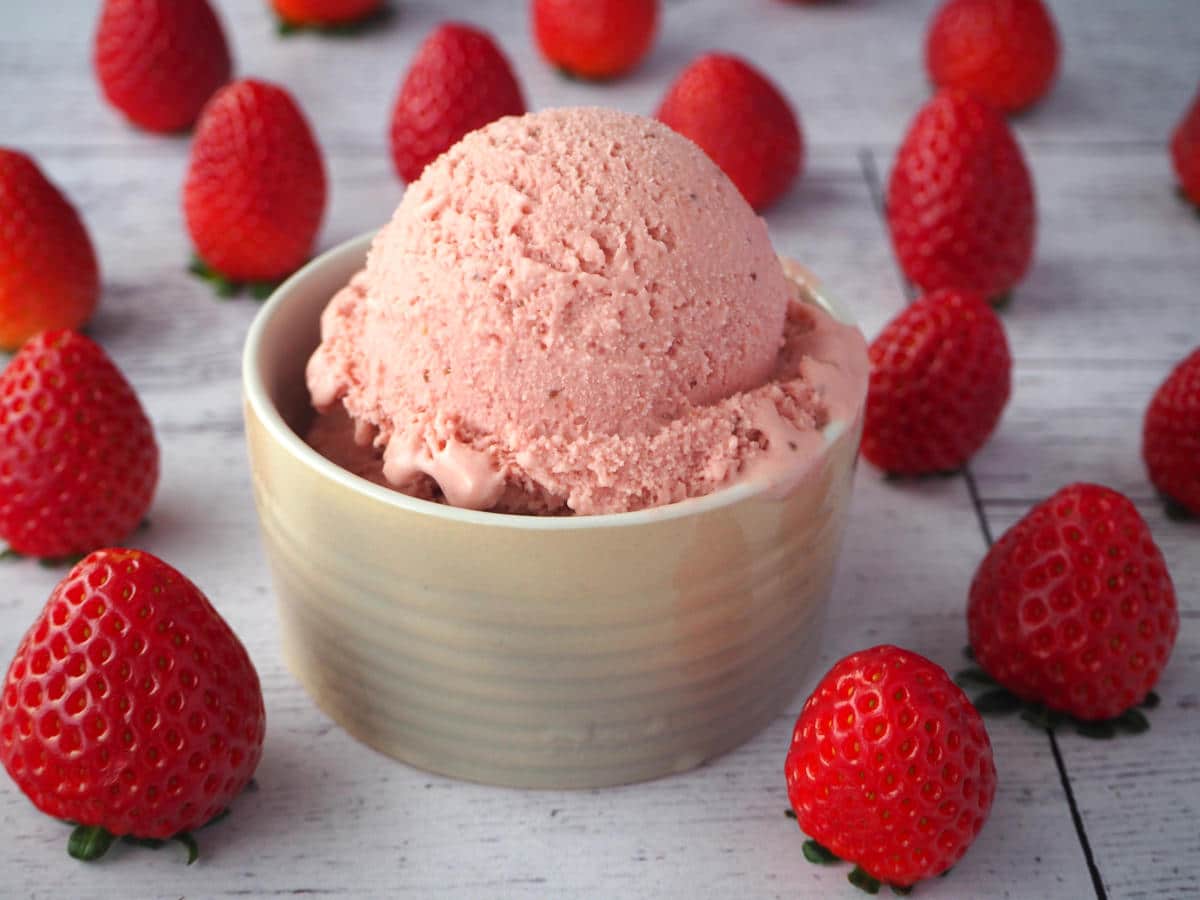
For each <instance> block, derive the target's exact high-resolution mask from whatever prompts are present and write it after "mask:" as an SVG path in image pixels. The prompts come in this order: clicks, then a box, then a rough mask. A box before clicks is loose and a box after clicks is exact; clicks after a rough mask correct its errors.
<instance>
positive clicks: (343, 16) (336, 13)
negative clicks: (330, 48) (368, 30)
mask: <svg viewBox="0 0 1200 900" xmlns="http://www.w3.org/2000/svg"><path fill="white" fill-rule="evenodd" d="M383 4H384V0H271V6H273V7H274V8H275V14H276V15H278V16H279V20H280V21H281V22H282V23H283V24H284V25H287V26H290V27H293V28H330V27H337V26H341V25H350V24H353V23H355V22H361V21H363V20H365V19H369V18H371V17H372V16H374V15H376V14H377V13H379V12H381V11H382V10H383Z"/></svg>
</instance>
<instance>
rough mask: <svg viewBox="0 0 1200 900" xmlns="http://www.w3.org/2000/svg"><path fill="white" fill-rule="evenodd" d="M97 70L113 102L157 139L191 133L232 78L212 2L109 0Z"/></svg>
mask: <svg viewBox="0 0 1200 900" xmlns="http://www.w3.org/2000/svg"><path fill="white" fill-rule="evenodd" d="M94 64H95V68H96V77H97V79H98V80H99V82H100V87H101V89H102V90H103V92H104V96H105V97H106V98H107V99H108V102H109V103H111V104H112V105H113V106H115V107H116V108H117V109H119V110H120V111H121V112H122V113H123V114H124V115H125V117H126V118H127V119H129V121H130V122H132V123H133V124H134V125H137V126H138V127H140V128H144V129H146V130H147V131H158V132H173V131H182V130H184V129H186V128H190V127H191V125H192V124H193V123H194V122H195V121H196V117H197V116H199V115H200V110H201V109H202V108H203V107H204V104H205V102H207V100H208V98H209V97H211V96H212V95H213V94H214V93H215V92H216V90H217V89H218V88H219V87H221V85H223V84H225V82H227V81H228V80H229V76H230V74H231V73H232V71H233V60H232V58H231V57H230V54H229V47H228V45H227V44H226V42H225V33H224V31H223V30H222V29H221V23H220V20H218V19H217V16H216V14H215V13H214V12H213V9H212V7H211V6H209V4H208V0H104V5H103V6H102V7H101V10H100V21H99V24H98V25H97V27H96V38H95V48H94Z"/></svg>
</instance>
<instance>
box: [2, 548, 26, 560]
mask: <svg viewBox="0 0 1200 900" xmlns="http://www.w3.org/2000/svg"><path fill="white" fill-rule="evenodd" d="M21 558H22V556H21V554H20V553H18V552H17V551H16V550H14V549H13V548H12V547H5V548H4V549H3V550H0V560H2V561H5V562H7V561H8V560H10V559H21Z"/></svg>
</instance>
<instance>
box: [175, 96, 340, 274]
mask: <svg viewBox="0 0 1200 900" xmlns="http://www.w3.org/2000/svg"><path fill="white" fill-rule="evenodd" d="M183 211H184V215H185V217H186V219H187V226H188V231H189V232H190V233H191V236H192V241H193V242H194V244H195V246H196V252H197V254H198V255H199V257H200V259H201V260H203V262H204V263H205V264H206V265H207V266H208V267H209V268H210V269H211V270H213V271H214V272H216V273H218V274H219V275H221V276H223V277H224V278H227V279H229V280H230V281H234V282H273V281H278V280H279V279H281V278H284V277H285V276H287V275H290V274H291V273H292V272H294V271H295V270H296V269H298V268H299V267H300V266H301V265H303V264H304V262H305V261H306V260H307V259H308V257H309V254H310V253H311V252H312V247H313V242H314V240H315V239H316V236H317V230H318V229H319V228H320V226H321V217H322V216H323V215H324V212H325V166H324V163H323V162H322V161H321V151H320V148H319V147H318V146H317V142H316V139H315V138H314V137H313V133H312V130H311V129H310V128H309V126H308V122H307V121H306V120H305V118H304V114H303V113H301V112H300V108H299V107H298V106H297V105H296V103H295V101H294V100H293V99H292V97H291V95H290V94H288V92H287V91H285V90H284V89H283V88H280V87H276V86H275V85H273V84H268V83H267V82H265V81H258V80H255V79H251V78H246V79H242V80H240V81H235V82H233V83H232V84H230V85H228V86H226V87H224V88H222V89H221V90H220V91H219V92H218V93H217V95H216V96H215V97H213V99H212V102H210V103H209V104H208V106H206V107H205V108H204V114H203V115H202V116H201V117H200V123H199V125H198V126H197V128H196V138H195V140H194V141H193V143H192V154H191V159H190V160H189V162H188V170H187V179H186V180H185V182H184V186H183Z"/></svg>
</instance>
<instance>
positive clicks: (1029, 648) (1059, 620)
mask: <svg viewBox="0 0 1200 900" xmlns="http://www.w3.org/2000/svg"><path fill="white" fill-rule="evenodd" d="M967 628H968V633H969V635H970V641H971V649H972V651H973V653H974V656H975V659H976V661H977V662H978V663H979V665H980V666H981V667H982V668H983V670H984V671H985V672H986V673H987V674H988V675H989V676H991V677H992V678H993V679H994V680H995V681H996V682H997V683H998V684H1000V685H1002V686H1003V687H1004V688H1006V689H1008V690H1009V691H1011V692H1012V693H1013V694H1015V695H1016V696H1017V697H1018V698H1020V699H1021V700H1025V701H1030V702H1034V703H1038V704H1041V705H1042V706H1044V707H1045V708H1046V709H1048V710H1050V711H1053V712H1059V713H1064V714H1066V715H1068V716H1072V717H1074V718H1076V719H1078V720H1082V721H1088V722H1099V721H1108V720H1114V719H1117V718H1118V717H1120V716H1121V715H1122V714H1124V713H1125V712H1126V711H1127V710H1130V709H1131V708H1133V707H1135V706H1137V705H1138V704H1140V703H1142V702H1143V701H1144V700H1145V698H1146V697H1147V695H1148V694H1149V693H1150V691H1151V690H1152V689H1153V688H1154V686H1155V685H1156V684H1157V683H1158V679H1159V676H1160V675H1161V674H1162V671H1163V669H1164V668H1165V667H1166V665H1167V660H1168V658H1169V657H1170V655H1171V650H1172V648H1173V647H1174V645H1175V638H1176V635H1177V634H1178V633H1179V613H1178V610H1177V608H1176V604H1175V589H1174V586H1173V585H1172V583H1171V576H1170V574H1169V573H1168V571H1167V566H1166V562H1165V561H1164V559H1163V556H1162V553H1161V551H1160V550H1159V549H1158V546H1157V545H1156V544H1155V543H1154V539H1153V537H1152V535H1151V534H1150V529H1149V528H1148V527H1147V525H1146V523H1145V521H1144V520H1143V519H1142V517H1141V515H1140V514H1139V513H1138V511H1137V509H1136V508H1135V507H1134V505H1133V504H1132V503H1131V502H1130V501H1129V500H1128V499H1127V498H1126V497H1124V496H1123V495H1121V494H1119V493H1118V492H1116V491H1114V490H1111V489H1109V488H1106V487H1103V486H1101V485H1096V484H1084V483H1080V484H1072V485H1068V486H1067V487H1065V488H1063V489H1061V490H1060V491H1058V492H1057V493H1055V494H1054V495H1053V496H1051V497H1050V498H1049V499H1047V500H1044V501H1042V502H1041V503H1039V504H1038V505H1037V506H1035V507H1034V508H1033V509H1031V510H1030V511H1029V512H1028V513H1027V514H1026V515H1025V516H1024V518H1022V519H1021V520H1020V521H1019V522H1017V523H1016V524H1015V525H1013V526H1012V527H1011V528H1010V529H1009V530H1008V531H1007V532H1005V534H1004V535H1003V536H1002V537H1001V538H1000V540H998V541H997V542H996V543H995V544H994V545H993V546H992V548H991V549H990V550H989V551H988V554H987V556H986V557H984V560H983V562H982V563H981V564H980V566H979V570H978V571H977V572H976V573H975V578H974V580H973V581H972V583H971V591H970V600H969V603H968V606H967Z"/></svg>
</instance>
